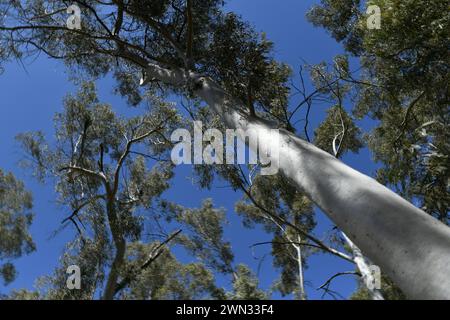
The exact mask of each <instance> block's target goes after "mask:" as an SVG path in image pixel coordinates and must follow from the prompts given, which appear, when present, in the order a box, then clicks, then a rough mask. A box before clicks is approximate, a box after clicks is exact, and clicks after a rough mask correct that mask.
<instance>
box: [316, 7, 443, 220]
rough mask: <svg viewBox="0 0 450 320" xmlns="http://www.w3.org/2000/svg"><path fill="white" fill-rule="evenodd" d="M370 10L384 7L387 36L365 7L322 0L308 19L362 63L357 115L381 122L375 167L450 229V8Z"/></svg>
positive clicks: (375, 133)
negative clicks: (369, 24) (371, 25)
mask: <svg viewBox="0 0 450 320" xmlns="http://www.w3.org/2000/svg"><path fill="white" fill-rule="evenodd" d="M367 4H374V5H378V6H379V7H380V9H381V29H379V30H368V29H367V28H366V27H365V26H366V18H367V16H366V15H365V14H363V13H362V12H361V11H362V9H363V8H358V7H357V6H356V3H353V4H350V2H349V1H339V0H333V1H331V0H330V1H328V0H326V1H322V4H321V5H319V6H316V7H314V8H313V9H312V11H311V13H310V15H309V17H310V19H311V21H313V23H314V24H315V25H320V26H323V27H324V28H325V29H327V30H328V31H330V32H331V33H332V34H333V35H335V37H336V39H337V40H338V41H343V42H344V43H345V44H346V48H347V50H348V51H349V52H352V53H354V54H357V55H358V56H359V57H360V58H361V59H360V62H361V65H362V67H363V72H362V79H361V80H360V81H359V82H358V83H356V84H355V86H354V90H355V96H354V97H353V99H354V100H355V101H356V103H355V107H354V109H353V111H354V114H355V115H356V116H358V117H360V118H362V117H364V116H367V115H368V116H370V117H372V118H373V119H375V120H377V121H378V124H377V126H376V127H375V128H374V129H373V130H372V132H370V133H369V134H368V135H367V142H368V145H369V147H370V149H371V150H372V151H373V153H374V156H375V160H377V161H380V162H382V163H383V165H384V166H383V167H382V168H381V169H380V170H379V171H378V179H379V180H380V181H381V182H382V183H384V184H389V185H391V186H393V187H395V188H396V189H397V191H398V192H400V193H401V194H402V195H403V196H404V197H407V198H408V199H410V200H418V202H419V203H420V206H421V207H422V208H423V209H424V210H425V211H427V212H428V213H430V214H431V215H433V216H435V217H436V218H438V219H440V220H441V221H442V222H444V223H448V213H449V207H450V198H449V192H448V191H449V185H448V181H449V178H450V169H449V166H448V163H449V161H448V157H449V151H450V146H449V136H448V132H449V130H448V123H449V116H450V114H449V112H448V111H449V109H448V105H449V104H450V100H449V96H450V95H449V83H450V78H449V77H450V73H449V72H448V71H449V69H448V68H449V64H450V58H449V55H448V47H449V41H450V40H449V39H450V37H449V30H450V24H449V15H448V14H447V12H448V3H446V2H445V1H439V0H436V1H422V0H420V1H415V0H408V1H400V0H379V1H369V2H368V3H367ZM352 8H353V9H352ZM364 11H365V10H364ZM330 17H335V18H333V19H331V20H330ZM334 19H338V20H339V21H335V20H334ZM355 36H356V39H355Z"/></svg>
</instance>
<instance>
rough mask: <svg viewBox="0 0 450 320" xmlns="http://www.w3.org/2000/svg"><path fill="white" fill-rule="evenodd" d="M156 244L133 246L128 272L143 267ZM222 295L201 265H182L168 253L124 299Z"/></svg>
mask: <svg viewBox="0 0 450 320" xmlns="http://www.w3.org/2000/svg"><path fill="white" fill-rule="evenodd" d="M154 246H155V244H142V243H133V244H131V245H130V247H129V250H128V252H129V257H130V259H129V262H128V263H127V266H126V267H125V268H124V270H125V272H127V270H128V272H129V271H130V270H133V269H134V268H137V267H138V266H140V265H142V263H143V261H145V259H146V258H147V257H148V255H149V253H150V252H151V249H152V247H154ZM221 296H223V292H222V290H221V289H219V288H217V287H216V285H215V279H214V275H213V273H212V272H211V271H210V270H208V269H207V268H205V266H204V265H203V264H201V263H188V264H182V263H180V262H179V261H177V259H176V258H175V257H174V255H173V254H172V253H170V251H169V250H167V249H166V250H164V251H163V253H162V254H161V255H160V256H159V257H158V259H157V260H155V262H154V263H152V264H151V265H150V266H149V267H148V268H146V269H145V270H144V271H143V272H141V273H140V274H139V276H138V277H137V279H136V280H135V281H133V282H132V283H131V285H130V287H129V289H127V290H126V291H124V292H123V294H122V298H124V299H139V300H146V299H151V300H160V299H170V300H179V299H188V300H190V299H212V298H218V297H221Z"/></svg>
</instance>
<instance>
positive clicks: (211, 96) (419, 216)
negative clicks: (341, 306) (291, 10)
mask: <svg viewBox="0 0 450 320" xmlns="http://www.w3.org/2000/svg"><path fill="white" fill-rule="evenodd" d="M146 77H147V78H146V80H147V79H148V80H150V79H158V80H161V81H163V82H165V83H168V84H172V85H174V86H178V87H179V86H184V85H186V84H187V83H188V80H191V81H193V82H194V83H195V86H192V88H193V89H194V93H195V94H196V95H197V96H198V97H199V98H201V99H203V100H204V101H205V102H206V103H207V104H208V105H209V106H210V108H211V109H212V110H214V111H215V112H216V113H217V114H218V115H220V116H221V117H222V119H223V121H224V123H225V124H226V126H228V127H229V128H239V129H242V130H249V129H253V130H255V132H258V137H257V138H258V139H260V141H262V142H263V143H260V144H259V147H263V149H264V148H270V146H272V145H276V144H277V143H278V142H279V146H280V147H279V157H278V159H277V160H278V161H279V168H280V171H281V172H282V173H283V174H284V175H285V176H286V177H288V178H290V179H291V180H292V181H293V182H294V183H295V184H296V185H297V187H298V188H299V190H301V191H302V192H304V193H305V194H306V195H307V196H308V197H309V198H310V199H311V200H312V201H313V202H314V203H315V204H316V205H317V206H318V207H320V208H321V209H322V210H323V211H324V212H325V213H326V214H327V215H328V216H329V217H330V219H331V220H332V221H333V222H334V223H335V224H336V225H337V226H338V227H339V228H340V229H341V230H343V231H344V232H345V233H346V234H347V236H348V237H349V238H350V239H351V240H352V241H353V242H354V243H355V244H356V245H357V246H358V247H359V248H360V249H361V250H362V251H363V252H364V254H365V255H366V256H367V257H368V258H369V259H370V260H371V261H373V262H374V263H375V264H376V265H378V266H380V267H381V269H382V270H383V271H384V272H386V273H387V275H388V276H390V277H391V279H392V280H393V281H394V282H395V283H396V284H397V285H398V286H399V287H400V288H401V289H402V290H403V291H404V293H405V294H406V295H407V296H408V297H410V298H413V299H450V276H449V274H450V250H449V248H450V228H448V227H447V226H445V225H444V224H442V223H441V222H439V221H438V220H436V219H434V218H433V217H431V216H429V215H427V214H426V213H425V212H423V211H422V210H420V209H418V208H416V207H415V206H414V205H412V204H411V203H409V202H408V201H406V200H404V199H402V198H401V197H400V196H398V195H397V194H395V193H394V192H392V191H391V190H389V189H388V188H386V187H384V186H383V185H381V184H379V183H378V182H376V181H375V180H374V179H372V178H370V177H368V176H366V175H364V174H362V173H360V172H358V171H356V170H354V169H352V168H350V167H348V166H347V165H345V164H344V163H342V162H341V161H340V160H338V159H336V158H335V157H333V156H332V155H330V154H328V153H327V152H325V151H323V150H320V149H319V148H317V147H315V146H314V145H312V144H310V143H308V142H306V141H304V140H302V139H300V138H298V137H297V136H295V135H294V134H292V133H290V132H288V131H286V130H280V141H277V140H276V137H275V136H274V135H273V134H272V132H271V129H273V128H274V127H273V124H271V123H269V122H267V121H264V120H262V119H259V118H255V117H250V116H248V113H247V112H246V111H244V110H245V109H243V108H244V107H242V106H239V105H237V104H236V103H235V101H234V100H233V99H232V98H231V97H230V96H229V95H228V94H227V93H226V92H225V91H224V90H223V89H222V88H221V87H220V86H219V85H217V84H216V83H215V82H214V81H212V80H211V79H209V78H203V77H200V76H198V75H195V74H193V73H190V74H187V73H185V72H183V71H181V70H169V69H165V68H161V67H160V66H157V65H153V64H151V65H149V66H148V68H147V70H146ZM146 80H144V81H142V84H144V83H145V81H146ZM254 151H255V150H254ZM263 151H264V150H263ZM265 151H267V150H265Z"/></svg>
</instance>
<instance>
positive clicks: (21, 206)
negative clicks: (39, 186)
mask: <svg viewBox="0 0 450 320" xmlns="http://www.w3.org/2000/svg"><path fill="white" fill-rule="evenodd" d="M32 202H33V200H32V196H31V194H30V193H29V192H28V191H26V190H25V187H24V185H23V183H22V182H21V181H19V180H17V179H16V178H15V177H14V176H13V175H12V174H11V173H4V172H3V170H1V169H0V262H2V261H5V260H6V262H5V263H2V264H0V277H2V278H3V281H4V283H5V285H6V284H9V283H11V282H12V281H13V280H14V279H15V278H16V275H17V272H16V269H15V267H14V265H13V264H12V263H11V262H10V260H11V259H15V258H19V257H21V256H22V255H24V254H29V253H31V252H33V251H34V250H35V249H36V248H35V244H34V242H33V240H32V238H31V235H30V233H29V230H28V229H29V227H30V225H31V222H32V220H33V214H32V213H31V208H32Z"/></svg>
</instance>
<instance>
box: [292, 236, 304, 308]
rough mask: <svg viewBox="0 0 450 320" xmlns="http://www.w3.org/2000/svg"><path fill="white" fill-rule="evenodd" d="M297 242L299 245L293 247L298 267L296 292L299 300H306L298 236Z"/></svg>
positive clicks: (300, 241)
mask: <svg viewBox="0 0 450 320" xmlns="http://www.w3.org/2000/svg"><path fill="white" fill-rule="evenodd" d="M297 241H298V243H299V244H297V245H295V246H294V248H295V251H296V252H297V267H298V291H299V297H300V300H306V292H305V281H304V277H303V257H302V246H301V245H300V243H302V238H301V237H300V236H298V237H297Z"/></svg>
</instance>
